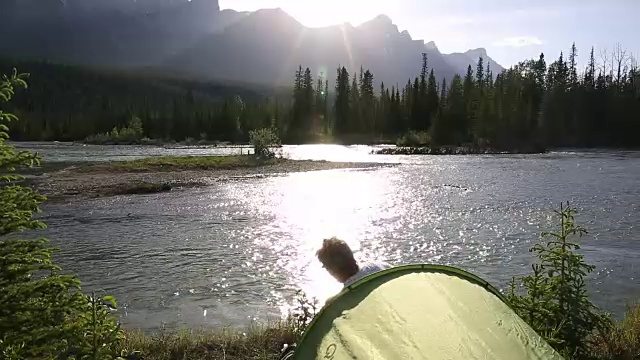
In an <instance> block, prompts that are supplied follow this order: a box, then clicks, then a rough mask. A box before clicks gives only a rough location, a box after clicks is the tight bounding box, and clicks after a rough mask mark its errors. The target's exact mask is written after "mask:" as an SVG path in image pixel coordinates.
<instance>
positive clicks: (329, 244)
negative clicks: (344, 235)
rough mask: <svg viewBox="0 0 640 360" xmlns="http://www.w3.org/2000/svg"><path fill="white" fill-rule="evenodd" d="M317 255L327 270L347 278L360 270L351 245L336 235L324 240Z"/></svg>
mask: <svg viewBox="0 0 640 360" xmlns="http://www.w3.org/2000/svg"><path fill="white" fill-rule="evenodd" d="M316 255H317V256H318V260H320V262H321V263H322V264H323V265H324V267H325V268H326V269H327V270H329V271H330V272H333V273H335V274H339V275H341V276H343V277H345V278H348V277H350V276H352V275H355V274H356V273H357V272H358V270H359V268H358V263H357V262H356V260H355V258H354V257H353V252H352V251H351V248H350V247H349V245H347V243H346V242H345V241H344V240H340V239H338V238H336V237H332V238H330V239H325V240H323V242H322V248H320V250H318V252H317V253H316Z"/></svg>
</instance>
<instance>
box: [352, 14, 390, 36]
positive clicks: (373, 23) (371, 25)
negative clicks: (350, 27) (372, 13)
mask: <svg viewBox="0 0 640 360" xmlns="http://www.w3.org/2000/svg"><path fill="white" fill-rule="evenodd" d="M358 29H361V30H364V31H373V32H382V33H393V32H396V33H397V32H398V27H397V26H396V25H394V24H393V20H391V18H390V17H388V16H387V15H384V14H380V15H378V16H376V17H375V18H373V19H371V20H369V21H367V22H365V23H362V24H361V25H360V26H358Z"/></svg>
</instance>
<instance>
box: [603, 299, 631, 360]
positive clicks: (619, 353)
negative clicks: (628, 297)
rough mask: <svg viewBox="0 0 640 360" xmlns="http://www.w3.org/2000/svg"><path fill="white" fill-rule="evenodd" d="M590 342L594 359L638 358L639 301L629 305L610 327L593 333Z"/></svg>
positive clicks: (625, 359) (626, 359)
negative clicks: (623, 315) (622, 316)
mask: <svg viewBox="0 0 640 360" xmlns="http://www.w3.org/2000/svg"><path fill="white" fill-rule="evenodd" d="M592 344H593V345H592V351H593V354H594V358H595V359H598V360H608V359H616V360H617V359H620V360H640V303H638V304H636V305H634V306H630V307H629V309H628V310H627V313H626V315H625V317H624V318H623V319H622V320H621V321H619V322H617V323H615V324H614V326H613V328H612V329H610V330H609V331H604V332H603V333H601V334H597V335H595V336H594V338H593V342H592Z"/></svg>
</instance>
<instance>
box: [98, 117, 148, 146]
mask: <svg viewBox="0 0 640 360" xmlns="http://www.w3.org/2000/svg"><path fill="white" fill-rule="evenodd" d="M143 138H144V129H143V128H142V120H140V118H139V117H137V116H133V117H132V118H131V120H129V123H128V124H127V126H124V127H121V128H118V127H117V126H114V127H113V129H112V130H111V131H110V132H107V133H101V134H96V135H91V136H88V137H87V138H86V139H85V142H86V143H88V144H107V143H115V144H138V143H140V142H142V140H143Z"/></svg>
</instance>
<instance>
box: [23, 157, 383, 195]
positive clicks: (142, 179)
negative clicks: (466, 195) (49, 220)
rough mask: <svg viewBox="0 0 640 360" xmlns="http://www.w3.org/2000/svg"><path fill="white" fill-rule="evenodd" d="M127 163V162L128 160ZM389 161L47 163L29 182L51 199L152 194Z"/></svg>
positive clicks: (354, 167) (33, 172)
mask: <svg viewBox="0 0 640 360" xmlns="http://www.w3.org/2000/svg"><path fill="white" fill-rule="evenodd" d="M124 164H125V165H127V164H126V163H124ZM381 166H389V165H388V164H378V163H351V162H328V161H310V160H287V159H279V160H277V161H273V162H269V163H265V164H252V165H250V166H238V167H221V168H204V169H198V168H182V167H180V166H175V168H171V167H169V168H166V167H165V168H153V167H151V168H143V169H131V168H127V167H116V166H114V165H112V163H106V162H105V163H73V164H61V163H56V164H45V165H44V166H43V167H42V168H40V169H35V170H30V171H28V172H27V173H26V174H27V181H28V182H29V183H31V184H32V185H33V186H34V187H35V188H36V189H37V190H38V191H39V192H40V193H41V194H43V195H46V196H47V197H48V199H49V201H54V202H60V201H71V200H74V199H83V198H96V197H105V196H115V195H124V194H148V193H154V192H162V191H171V190H174V189H178V188H188V187H200V186H210V185H213V184H215V183H217V182H220V181H239V180H245V179H250V178H254V177H264V176H278V175H284V174H288V173H294V172H308V171H322V170H334V169H366V168H374V167H381Z"/></svg>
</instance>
